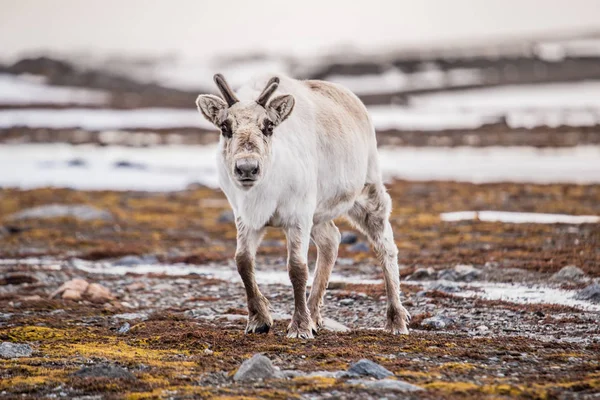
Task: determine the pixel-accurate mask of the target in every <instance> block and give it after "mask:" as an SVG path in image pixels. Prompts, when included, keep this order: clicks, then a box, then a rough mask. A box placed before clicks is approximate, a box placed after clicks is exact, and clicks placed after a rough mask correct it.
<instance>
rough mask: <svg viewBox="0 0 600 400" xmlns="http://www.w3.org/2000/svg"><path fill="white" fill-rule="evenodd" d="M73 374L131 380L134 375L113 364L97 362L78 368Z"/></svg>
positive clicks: (84, 376) (85, 376) (81, 376)
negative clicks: (96, 363)
mask: <svg viewBox="0 0 600 400" xmlns="http://www.w3.org/2000/svg"><path fill="white" fill-rule="evenodd" d="M73 375H75V376H78V377H80V378H109V379H126V380H133V379H135V375H133V374H132V373H131V372H129V371H127V370H126V369H125V368H122V367H119V366H118V365H113V364H98V365H92V366H86V367H82V368H80V369H79V370H78V371H76V372H75V373H73Z"/></svg>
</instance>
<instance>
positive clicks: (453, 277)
mask: <svg viewBox="0 0 600 400" xmlns="http://www.w3.org/2000/svg"><path fill="white" fill-rule="evenodd" d="M481 274H482V272H481V271H480V270H479V269H477V268H475V267H473V266H472V265H464V264H459V265H456V266H455V267H454V268H452V269H445V270H443V271H440V273H439V274H438V279H444V280H447V281H461V282H471V281H474V280H476V279H479V277H480V276H481Z"/></svg>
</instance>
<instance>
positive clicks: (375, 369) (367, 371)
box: [348, 358, 394, 379]
mask: <svg viewBox="0 0 600 400" xmlns="http://www.w3.org/2000/svg"><path fill="white" fill-rule="evenodd" d="M348 372H350V373H354V374H356V375H362V376H371V377H373V378H375V379H383V378H386V377H388V376H392V375H394V374H393V373H392V372H390V371H388V370H387V369H386V368H384V367H382V366H381V365H379V364H377V363H374V362H373V361H371V360H367V359H366V358H363V359H362V360H358V361H357V362H355V363H354V364H352V365H350V368H348Z"/></svg>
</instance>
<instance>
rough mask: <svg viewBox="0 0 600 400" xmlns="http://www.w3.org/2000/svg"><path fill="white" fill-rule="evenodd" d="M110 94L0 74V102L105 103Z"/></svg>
mask: <svg viewBox="0 0 600 400" xmlns="http://www.w3.org/2000/svg"><path fill="white" fill-rule="evenodd" d="M109 100H110V94H108V93H106V92H103V91H100V90H92V89H80V88H73V87H64V86H49V85H46V84H45V83H44V80H43V79H39V78H38V77H32V76H30V75H29V76H15V75H9V74H0V104H11V105H17V104H21V105H25V104H43V103H52V104H82V105H83V104H85V105H90V104H106V103H107V102H108V101H109Z"/></svg>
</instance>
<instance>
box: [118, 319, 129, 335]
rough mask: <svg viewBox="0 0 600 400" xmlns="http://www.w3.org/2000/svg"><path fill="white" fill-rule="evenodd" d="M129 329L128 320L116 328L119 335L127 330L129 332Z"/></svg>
mask: <svg viewBox="0 0 600 400" xmlns="http://www.w3.org/2000/svg"><path fill="white" fill-rule="evenodd" d="M130 329H131V325H129V322H125V323H124V324H123V325H121V327H120V328H119V329H118V330H117V333H118V334H119V335H124V334H126V333H127V332H129V330H130Z"/></svg>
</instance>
